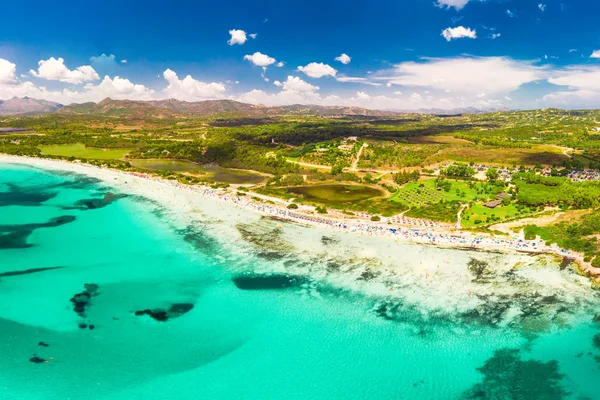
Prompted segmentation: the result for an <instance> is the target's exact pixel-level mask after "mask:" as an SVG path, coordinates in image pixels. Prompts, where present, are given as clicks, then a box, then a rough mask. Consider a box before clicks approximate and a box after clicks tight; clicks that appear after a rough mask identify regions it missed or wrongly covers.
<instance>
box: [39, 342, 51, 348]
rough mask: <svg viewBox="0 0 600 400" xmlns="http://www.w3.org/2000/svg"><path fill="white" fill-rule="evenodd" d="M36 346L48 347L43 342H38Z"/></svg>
mask: <svg viewBox="0 0 600 400" xmlns="http://www.w3.org/2000/svg"><path fill="white" fill-rule="evenodd" d="M38 346H40V347H49V346H50V345H49V344H48V343H45V342H39V343H38Z"/></svg>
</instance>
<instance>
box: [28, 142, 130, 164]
mask: <svg viewBox="0 0 600 400" xmlns="http://www.w3.org/2000/svg"><path fill="white" fill-rule="evenodd" d="M40 150H41V151H42V154H47V155H51V156H63V157H76V158H91V159H96V160H120V159H122V158H123V157H125V155H126V154H127V153H129V152H130V151H131V149H100V148H95V147H85V145H83V144H81V143H75V144H55V145H52V146H40Z"/></svg>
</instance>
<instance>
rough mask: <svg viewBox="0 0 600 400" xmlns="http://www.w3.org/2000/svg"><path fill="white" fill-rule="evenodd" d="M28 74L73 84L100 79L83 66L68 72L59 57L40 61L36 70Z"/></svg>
mask: <svg viewBox="0 0 600 400" xmlns="http://www.w3.org/2000/svg"><path fill="white" fill-rule="evenodd" d="M29 72H30V73H31V75H33V76H35V77H36V78H42V79H47V80H50V81H60V82H65V83H73V84H79V83H84V82H89V81H95V80H98V79H100V76H99V75H98V73H97V72H96V71H95V70H94V68H92V67H91V66H89V65H83V66H81V67H77V68H76V69H74V70H70V69H69V68H67V67H66V66H65V60H64V59H62V58H61V57H59V58H58V59H56V58H54V57H50V58H49V59H48V60H40V61H39V63H38V70H37V71H34V70H31V71H29Z"/></svg>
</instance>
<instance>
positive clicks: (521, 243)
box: [115, 170, 569, 255]
mask: <svg viewBox="0 0 600 400" xmlns="http://www.w3.org/2000/svg"><path fill="white" fill-rule="evenodd" d="M115 172H118V173H123V172H122V171H118V170H115ZM134 176H136V177H139V178H145V179H152V180H155V181H160V182H162V183H164V184H167V185H170V186H174V187H176V188H177V189H179V190H184V191H187V192H190V193H194V194H198V195H200V196H203V197H208V198H213V199H217V200H219V201H222V202H225V203H230V204H233V205H235V206H237V207H241V208H244V209H251V210H253V211H256V212H258V213H261V214H266V215H269V216H272V217H276V218H280V219H283V220H287V221H292V222H300V223H307V224H310V225H317V226H321V227H327V228H331V229H334V230H337V231H343V232H349V233H355V234H361V235H371V236H380V237H390V238H393V239H397V240H403V241H409V242H414V243H420V244H435V245H441V246H449V247H465V248H480V249H487V250H516V251H522V252H531V253H542V252H550V251H552V252H554V253H556V252H557V250H558V251H559V252H560V253H561V254H563V255H568V254H569V252H567V251H564V250H560V249H555V248H551V247H548V246H546V245H545V244H544V243H543V242H542V241H539V240H525V239H521V238H518V237H516V236H515V237H512V238H497V237H491V236H482V235H472V234H469V233H459V232H448V231H447V230H446V229H445V228H444V227H442V226H441V224H438V223H436V222H434V221H428V220H422V219H417V218H407V217H403V216H402V217H397V218H391V219H389V220H388V221H386V222H374V221H368V220H365V219H364V218H362V217H361V216H359V218H354V219H350V218H346V219H340V218H331V217H328V216H324V215H319V214H310V213H307V212H302V211H300V210H290V209H287V208H285V207H283V206H278V205H275V204H267V203H264V202H259V201H257V200H254V199H250V198H248V197H246V196H239V195H238V194H237V193H232V192H229V191H227V190H225V189H214V188H211V187H208V186H191V185H185V184H182V183H179V182H176V181H172V180H165V179H162V178H155V177H152V176H149V175H145V174H140V173H136V174H134Z"/></svg>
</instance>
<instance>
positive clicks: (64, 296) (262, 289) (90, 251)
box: [0, 165, 600, 399]
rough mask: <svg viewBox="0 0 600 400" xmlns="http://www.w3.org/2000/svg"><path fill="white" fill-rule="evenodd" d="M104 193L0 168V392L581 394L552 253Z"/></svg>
mask: <svg viewBox="0 0 600 400" xmlns="http://www.w3.org/2000/svg"><path fill="white" fill-rule="evenodd" d="M108 192H111V193H114V194H128V193H117V191H116V190H115V189H111V188H108V187H106V186H105V185H104V184H103V183H101V182H99V181H96V180H94V179H90V178H87V177H85V176H82V175H73V174H66V173H50V172H45V171H41V170H36V169H33V168H27V167H23V166H15V165H0V244H2V246H0V332H2V335H0V348H1V349H2V350H1V352H0V371H1V373H0V398H3V399H4V398H6V399H16V398H18V399H65V398H72V399H80V398H89V399H137V398H139V399H187V398H193V399H196V398H208V399H232V398H239V399H281V398H286V399H300V398H302V399H332V398H335V399H367V398H369V399H378V398H391V399H467V398H478V399H486V398H487V399H504V398H515V399H536V398H540V399H542V398H543V399H562V398H570V399H584V398H588V399H598V398H600V394H599V392H598V390H597V387H596V385H597V382H598V378H599V377H600V348H598V347H596V346H595V345H594V340H593V338H594V336H595V335H598V334H600V323H595V322H593V318H594V317H595V313H596V312H598V313H600V307H598V306H599V305H600V301H599V300H598V296H597V293H596V292H594V291H593V290H592V289H591V288H589V284H588V283H587V281H585V280H584V279H582V278H580V277H578V276H576V275H575V274H574V273H573V272H572V271H571V270H568V269H567V270H562V271H560V270H559V269H558V265H557V264H556V263H554V262H553V261H552V260H547V259H543V258H523V257H524V256H506V255H500V254H481V253H472V252H465V251H455V250H445V249H439V248H433V247H424V246H416V245H407V244H401V243H395V242H394V241H391V240H387V239H383V238H370V237H361V236H351V235H343V234H339V233H333V232H326V231H320V230H318V229H311V228H304V227H301V226H298V225H293V224H283V223H281V222H279V221H273V220H270V219H266V218H260V217H259V216H256V215H251V214H249V213H248V212H245V211H241V210H238V209H232V208H226V207H224V206H220V205H215V204H214V203H211V202H210V201H206V203H203V206H202V207H201V209H199V210H198V212H197V213H196V214H195V215H196V217H197V220H196V221H195V222H190V221H185V220H182V219H177V218H176V215H174V214H176V213H173V212H172V211H171V210H167V209H163V208H161V207H160V206H158V205H157V204H155V203H153V202H151V201H147V200H144V199H141V198H139V197H137V196H131V195H130V196H127V197H121V196H108V197H107V196H106V193H108ZM57 221H58V222H57ZM470 257H477V258H481V259H486V260H487V261H489V263H490V265H491V266H492V267H493V268H494V273H493V274H490V276H488V277H486V278H485V279H484V280H483V281H481V282H473V279H472V277H470V276H468V273H467V270H466V266H465V265H466V262H467V261H468V259H469V258H470ZM517 263H521V264H518V266H517ZM86 284H93V285H97V290H96V289H95V286H89V285H88V286H87V287H86V286H85V285H86ZM78 294H79V297H76V298H75V299H76V301H77V300H79V301H82V302H81V303H80V304H79V305H80V306H81V307H80V308H77V307H76V304H75V303H76V302H73V301H71V299H72V298H74V296H75V295H78ZM82 299H83V300H82ZM174 305H179V308H177V307H175V309H173V308H172V307H173V306H174ZM181 305H186V306H185V307H182V306H181ZM192 306H193V308H192ZM144 310H150V311H152V313H155V314H153V315H155V316H156V315H157V314H156V313H158V312H159V311H161V310H162V311H164V314H162V315H166V321H163V320H160V321H159V320H156V319H154V318H153V317H152V316H150V315H147V314H144V313H142V315H136V311H144ZM174 310H175V311H174ZM177 310H179V311H177ZM80 324H85V325H86V327H84V328H82V327H80ZM92 325H93V329H90V327H91V326H92ZM81 326H83V325H81ZM34 355H36V356H37V357H39V359H38V361H39V360H46V361H47V362H41V363H35V362H32V361H30V359H32V358H33V357H34ZM34 360H35V359H34Z"/></svg>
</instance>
